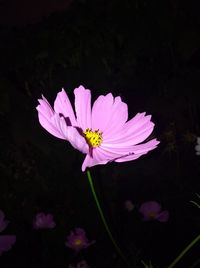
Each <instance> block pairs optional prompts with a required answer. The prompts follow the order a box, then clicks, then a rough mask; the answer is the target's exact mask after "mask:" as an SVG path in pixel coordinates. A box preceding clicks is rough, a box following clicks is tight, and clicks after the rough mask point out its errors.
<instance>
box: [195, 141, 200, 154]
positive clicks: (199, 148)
mask: <svg viewBox="0 0 200 268" xmlns="http://www.w3.org/2000/svg"><path fill="white" fill-rule="evenodd" d="M195 151H196V155H200V137H197V144H196V146H195Z"/></svg>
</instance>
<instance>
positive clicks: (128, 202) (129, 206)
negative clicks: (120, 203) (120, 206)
mask: <svg viewBox="0 0 200 268" xmlns="http://www.w3.org/2000/svg"><path fill="white" fill-rule="evenodd" d="M124 207H125V209H126V210H128V211H129V212H130V211H132V210H133V209H134V207H135V206H134V205H133V203H132V201H131V200H126V201H125V202H124Z"/></svg>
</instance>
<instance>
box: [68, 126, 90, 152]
mask: <svg viewBox="0 0 200 268" xmlns="http://www.w3.org/2000/svg"><path fill="white" fill-rule="evenodd" d="M64 135H65V137H66V139H67V140H68V141H69V142H70V143H71V145H72V146H73V147H74V148H75V149H77V150H79V151H80V152H82V153H84V154H87V153H88V152H89V146H88V144H87V142H86V140H85V138H84V137H83V136H81V135H80V134H79V132H78V130H77V129H76V128H74V127H67V129H66V132H65V134H64Z"/></svg>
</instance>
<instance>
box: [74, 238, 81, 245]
mask: <svg viewBox="0 0 200 268" xmlns="http://www.w3.org/2000/svg"><path fill="white" fill-rule="evenodd" d="M81 244H82V240H81V239H76V240H74V245H76V246H80V245H81Z"/></svg>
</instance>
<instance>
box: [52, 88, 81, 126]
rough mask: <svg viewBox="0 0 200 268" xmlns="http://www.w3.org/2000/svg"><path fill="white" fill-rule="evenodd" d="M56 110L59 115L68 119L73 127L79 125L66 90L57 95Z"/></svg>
mask: <svg viewBox="0 0 200 268" xmlns="http://www.w3.org/2000/svg"><path fill="white" fill-rule="evenodd" d="M54 110H55V112H56V113H57V114H62V115H63V116H64V117H65V118H67V117H68V118H69V119H70V122H71V125H72V126H76V125H77V122H76V119H75V115H74V111H73V108H72V105H71V103H70V100H69V98H68V96H67V93H66V92H65V90H64V89H62V91H60V92H59V93H58V94H57V97H56V100H55V102H54Z"/></svg>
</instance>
